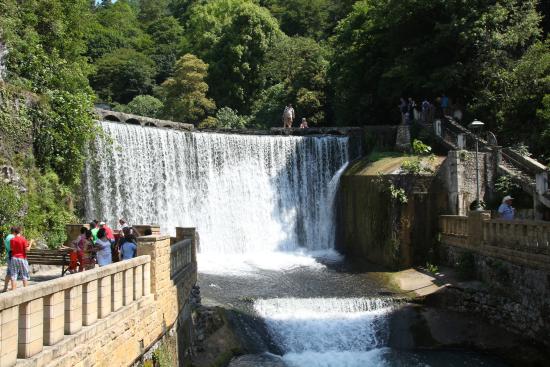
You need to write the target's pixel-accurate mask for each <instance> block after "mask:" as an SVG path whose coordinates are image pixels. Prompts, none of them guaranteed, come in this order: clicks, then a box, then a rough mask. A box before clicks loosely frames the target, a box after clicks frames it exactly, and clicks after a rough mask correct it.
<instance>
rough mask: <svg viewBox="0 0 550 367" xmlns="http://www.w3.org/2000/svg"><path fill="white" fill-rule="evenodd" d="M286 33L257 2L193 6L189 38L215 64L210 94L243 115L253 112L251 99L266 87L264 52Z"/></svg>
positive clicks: (219, 0) (235, 0)
mask: <svg viewBox="0 0 550 367" xmlns="http://www.w3.org/2000/svg"><path fill="white" fill-rule="evenodd" d="M281 36H282V33H281V31H280V30H279V27H278V24H277V21H276V20H275V19H274V18H273V17H272V16H271V14H270V13H269V11H268V10H267V9H265V8H262V7H260V6H258V5H256V4H255V3H254V2H252V1H246V0H244V1H243V0H213V1H210V2H207V3H206V4H204V5H197V6H193V7H192V8H191V9H190V18H189V22H188V28H187V37H188V39H189V40H190V48H191V49H192V50H193V51H194V52H195V53H197V54H198V55H199V56H200V57H201V58H203V59H204V60H205V61H206V62H208V63H209V65H210V68H209V77H208V84H209V85H210V86H211V95H212V97H213V98H214V100H215V101H216V103H217V104H219V105H224V106H228V107H231V108H233V109H235V110H237V111H239V113H241V114H246V113H249V112H250V108H251V106H250V100H252V99H254V98H255V96H256V95H257V93H258V92H259V91H260V90H261V89H262V88H263V87H264V86H265V78H264V77H263V74H262V72H261V69H262V65H263V63H264V61H265V55H266V53H267V51H268V50H269V48H270V47H271V46H272V45H273V44H274V43H275V41H276V40H277V39H278V38H279V37H281Z"/></svg>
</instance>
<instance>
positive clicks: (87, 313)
mask: <svg viewBox="0 0 550 367" xmlns="http://www.w3.org/2000/svg"><path fill="white" fill-rule="evenodd" d="M97 304H98V291H97V280H92V281H91V282H88V283H86V284H84V286H83V288H82V323H83V324H84V326H89V325H92V324H93V323H95V322H96V321H97V312H98V307H97Z"/></svg>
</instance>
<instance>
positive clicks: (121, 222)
mask: <svg viewBox="0 0 550 367" xmlns="http://www.w3.org/2000/svg"><path fill="white" fill-rule="evenodd" d="M118 224H119V230H121V231H122V230H124V228H126V227H130V225H129V224H128V222H126V220H125V219H123V218H120V219H119V220H118Z"/></svg>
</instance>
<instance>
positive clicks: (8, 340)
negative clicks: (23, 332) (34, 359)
mask: <svg viewBox="0 0 550 367" xmlns="http://www.w3.org/2000/svg"><path fill="white" fill-rule="evenodd" d="M18 309H19V306H14V307H10V308H6V309H3V310H2V311H0V367H11V366H15V362H17V336H18V331H19V330H18V316H19V310H18Z"/></svg>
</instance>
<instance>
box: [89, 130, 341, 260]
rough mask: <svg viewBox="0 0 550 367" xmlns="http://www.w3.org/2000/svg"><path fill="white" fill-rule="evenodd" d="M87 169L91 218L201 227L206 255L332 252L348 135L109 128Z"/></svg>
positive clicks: (91, 152) (202, 245) (93, 148)
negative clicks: (274, 134)
mask: <svg viewBox="0 0 550 367" xmlns="http://www.w3.org/2000/svg"><path fill="white" fill-rule="evenodd" d="M101 127H102V128H103V130H104V131H105V133H106V135H107V136H108V137H109V138H110V139H111V140H112V142H107V141H105V140H104V139H98V140H97V141H96V142H95V144H94V145H93V146H92V147H91V151H90V156H91V157H92V158H91V159H90V161H89V162H88V164H87V167H86V175H85V195H86V200H85V203H86V206H85V208H86V215H87V217H88V218H100V219H106V220H108V221H110V222H112V223H114V222H115V221H116V219H117V218H121V217H125V218H127V219H128V220H129V221H130V222H131V223H158V224H160V225H161V227H162V228H163V230H165V231H171V230H173V229H174V228H175V227H176V226H196V227H197V228H198V231H199V233H200V236H201V253H202V254H208V253H212V254H250V253H272V252H276V251H279V252H281V251H283V252H285V251H296V250H299V249H307V250H313V251H315V250H327V249H331V248H332V247H333V244H334V233H335V229H334V220H333V205H332V204H333V201H334V195H335V193H336V189H337V184H338V178H339V175H340V173H341V172H342V171H343V168H344V167H345V165H346V164H347V162H348V159H349V145H348V138H347V137H335V136H322V137H321V136H320V137H281V136H248V135H229V134H214V133H187V132H180V131H173V130H168V129H157V128H147V127H141V126H135V125H125V124H119V123H111V122H101Z"/></svg>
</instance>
